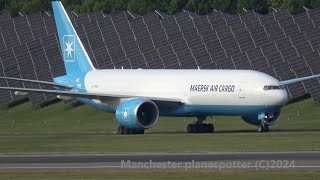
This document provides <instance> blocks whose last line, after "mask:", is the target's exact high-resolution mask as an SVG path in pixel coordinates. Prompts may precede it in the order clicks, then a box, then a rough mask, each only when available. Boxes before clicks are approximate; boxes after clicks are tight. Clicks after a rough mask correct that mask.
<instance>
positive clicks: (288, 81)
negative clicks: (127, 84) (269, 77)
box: [280, 74, 320, 85]
mask: <svg viewBox="0 0 320 180" xmlns="http://www.w3.org/2000/svg"><path fill="white" fill-rule="evenodd" d="M317 77H320V74H318V75H313V76H307V77H302V78H297V79H290V80H286V81H281V82H280V84H281V85H288V84H292V83H296V82H300V81H304V80H309V79H313V78H317Z"/></svg>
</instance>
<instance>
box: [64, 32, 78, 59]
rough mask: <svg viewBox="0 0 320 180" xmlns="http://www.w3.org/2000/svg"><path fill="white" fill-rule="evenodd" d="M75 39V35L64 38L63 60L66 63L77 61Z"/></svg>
mask: <svg viewBox="0 0 320 180" xmlns="http://www.w3.org/2000/svg"><path fill="white" fill-rule="evenodd" d="M74 43H75V37H74V35H64V36H63V47H64V48H63V49H64V51H63V59H64V61H66V62H74V61H75V44H74Z"/></svg>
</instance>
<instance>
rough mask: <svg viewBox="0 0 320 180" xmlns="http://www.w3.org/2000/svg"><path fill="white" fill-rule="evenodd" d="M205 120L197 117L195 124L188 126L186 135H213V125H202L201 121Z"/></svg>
mask: <svg viewBox="0 0 320 180" xmlns="http://www.w3.org/2000/svg"><path fill="white" fill-rule="evenodd" d="M204 120H206V117H197V122H196V123H194V124H188V126H187V131H188V133H213V131H214V126H213V124H211V123H209V124H204V123H203V121H204Z"/></svg>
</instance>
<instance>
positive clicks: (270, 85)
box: [0, 1, 320, 134]
mask: <svg viewBox="0 0 320 180" xmlns="http://www.w3.org/2000/svg"><path fill="white" fill-rule="evenodd" d="M52 7H53V12H54V18H55V22H56V27H57V31H58V36H59V42H60V47H61V52H62V57H63V61H64V66H65V69H66V75H64V76H59V77H56V78H54V79H53V82H46V81H38V80H30V79H19V78H12V77H1V78H2V79H7V80H16V81H22V82H31V83H38V84H45V85H51V86H52V87H53V89H33V88H19V87H0V90H10V91H16V94H21V95H26V93H30V92H32V93H47V94H54V95H57V98H60V99H65V100H66V99H70V98H73V99H75V100H77V101H80V102H83V103H85V104H88V105H91V106H94V107H96V108H98V109H100V110H102V111H105V112H109V113H115V117H116V120H117V123H118V124H119V127H118V130H117V133H118V134H143V133H144V132H145V129H149V128H151V127H153V126H154V125H155V124H156V123H157V122H158V119H159V116H171V117H196V118H197V121H196V122H195V123H194V124H188V126H187V132H188V133H212V132H213V131H214V125H213V124H206V123H204V121H205V120H206V118H207V117H208V116H241V117H242V119H243V120H244V121H245V122H247V123H249V124H252V125H255V126H257V127H258V131H259V132H268V131H269V126H270V125H273V124H275V123H276V122H277V121H278V120H279V117H280V113H281V108H282V107H283V106H285V105H286V103H287V101H288V95H287V91H286V89H285V88H284V86H285V85H288V84H292V83H296V82H299V81H303V80H308V79H312V78H317V77H320V75H313V76H307V77H303V78H297V79H291V80H286V81H279V80H277V79H275V78H274V77H272V76H269V75H267V74H265V73H262V72H258V71H254V70H221V69H212V70H199V69H193V70H182V69H174V70H168V69H104V70H102V69H101V70H100V69H96V68H94V66H93V65H92V62H91V60H90V58H89V56H88V54H87V52H86V50H85V48H84V46H83V44H82V42H81V41H80V39H79V36H78V34H77V32H76V31H75V29H74V27H73V25H72V23H71V21H70V19H69V17H68V15H67V13H66V11H65V9H64V7H63V5H62V3H61V2H60V1H53V2H52Z"/></svg>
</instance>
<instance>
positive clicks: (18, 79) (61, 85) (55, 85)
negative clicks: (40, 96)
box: [0, 76, 73, 89]
mask: <svg viewBox="0 0 320 180" xmlns="http://www.w3.org/2000/svg"><path fill="white" fill-rule="evenodd" d="M0 79H7V80H13V81H22V82H29V83H36V84H43V85H51V86H54V87H59V88H65V89H72V87H73V86H72V85H66V84H59V83H54V82H48V81H38V80H31V79H20V78H13V77H1V76H0Z"/></svg>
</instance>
